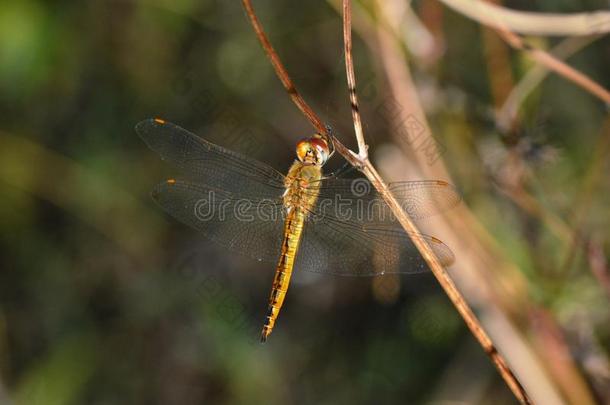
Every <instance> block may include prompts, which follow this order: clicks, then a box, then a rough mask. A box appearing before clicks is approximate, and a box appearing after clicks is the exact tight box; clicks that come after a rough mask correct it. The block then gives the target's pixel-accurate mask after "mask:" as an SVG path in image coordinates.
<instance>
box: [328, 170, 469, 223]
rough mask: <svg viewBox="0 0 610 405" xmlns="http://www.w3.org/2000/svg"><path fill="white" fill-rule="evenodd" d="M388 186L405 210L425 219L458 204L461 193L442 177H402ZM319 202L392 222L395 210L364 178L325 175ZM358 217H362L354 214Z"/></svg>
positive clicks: (366, 217) (372, 218) (417, 217)
mask: <svg viewBox="0 0 610 405" xmlns="http://www.w3.org/2000/svg"><path fill="white" fill-rule="evenodd" d="M388 187H389V189H390V191H391V192H392V194H393V195H394V197H395V198H396V200H397V201H398V202H399V204H400V205H401V207H402V208H403V209H404V211H405V212H406V213H407V214H409V216H410V217H411V218H413V219H422V218H427V217H430V216H432V215H434V214H437V213H440V212H443V211H445V210H447V209H450V208H453V207H455V206H457V205H458V204H459V203H460V201H461V197H460V194H459V193H458V192H457V190H456V189H455V187H453V186H452V185H451V184H449V183H447V182H446V181H442V180H423V181H399V182H394V183H390V184H388ZM319 188H320V193H319V199H318V200H319V204H318V205H319V206H320V207H323V208H324V207H327V208H331V209H332V210H336V209H338V210H339V211H342V212H340V213H339V214H340V215H341V214H342V213H347V214H348V215H351V214H349V213H351V212H353V213H355V214H357V215H359V216H360V220H361V221H366V222H370V221H373V222H383V223H390V222H392V221H395V218H394V216H393V214H392V213H391V211H390V209H389V208H388V206H387V204H386V203H385V202H384V201H383V199H382V198H381V196H380V195H379V193H378V192H377V191H376V190H375V188H374V187H373V185H372V184H371V183H370V182H369V180H368V179H365V178H356V179H337V178H331V179H325V180H322V181H321V182H320V185H319ZM355 219H356V220H358V219H359V218H355Z"/></svg>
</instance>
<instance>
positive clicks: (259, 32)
mask: <svg viewBox="0 0 610 405" xmlns="http://www.w3.org/2000/svg"><path fill="white" fill-rule="evenodd" d="M242 3H243V5H244V8H245V9H246V14H247V15H248V18H249V19H250V23H252V27H253V28H254V32H255V33H256V36H257V37H258V39H259V41H260V43H261V45H262V46H263V49H264V50H265V53H267V57H268V58H269V61H270V62H271V64H272V65H273V69H275V73H276V74H277V77H278V78H279V79H280V81H281V82H282V84H283V85H284V88H285V89H286V92H287V93H288V94H289V95H290V98H292V101H293V102H294V103H295V104H296V106H297V107H298V108H299V110H301V112H302V113H303V115H305V117H306V118H307V119H308V120H309V122H311V124H312V125H313V126H314V128H315V129H316V130H317V131H318V133H320V134H326V127H325V126H324V124H323V123H322V120H321V119H320V118H319V117H318V115H317V114H316V113H315V112H314V111H313V110H312V109H311V107H310V106H309V105H308V104H307V103H306V102H305V100H304V99H303V97H301V95H300V94H299V92H298V91H297V89H296V87H295V86H294V84H293V83H292V80H291V79H290V76H289V75H288V72H287V71H286V68H285V67H284V65H283V64H282V61H281V60H280V57H279V56H278V55H277V53H276V52H275V49H273V46H272V45H271V42H269V38H267V35H266V34H265V31H264V30H263V26H262V25H261V23H260V21H259V19H258V17H257V16H256V13H255V12H254V8H253V7H252V2H251V1H250V0H242Z"/></svg>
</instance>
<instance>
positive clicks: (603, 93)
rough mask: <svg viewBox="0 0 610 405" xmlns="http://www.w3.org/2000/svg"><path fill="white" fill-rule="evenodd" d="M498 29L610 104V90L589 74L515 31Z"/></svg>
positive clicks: (514, 43) (538, 59)
mask: <svg viewBox="0 0 610 405" xmlns="http://www.w3.org/2000/svg"><path fill="white" fill-rule="evenodd" d="M497 31H498V34H500V36H501V37H502V38H504V40H505V41H506V42H508V44H509V45H510V46H512V47H513V48H515V49H519V50H521V51H524V52H526V53H527V54H528V55H529V56H530V57H531V58H532V59H534V60H535V61H536V62H538V63H540V64H541V65H543V66H546V68H547V69H549V70H552V71H554V72H555V73H557V74H558V75H560V76H563V77H564V78H566V79H568V80H570V81H571V82H574V83H575V84H577V85H578V86H580V87H582V88H583V89H585V90H586V91H588V92H589V93H591V94H593V95H594V96H596V97H597V98H599V99H600V100H602V101H604V102H605V103H606V104H608V105H610V92H609V91H608V90H606V89H605V88H604V87H603V86H601V85H600V84H598V83H596V82H595V81H593V80H591V79H590V78H589V77H588V76H587V75H585V74H583V73H581V72H579V71H578V70H576V69H574V68H573V67H571V66H570V65H567V64H566V63H564V62H562V61H561V60H559V59H557V58H556V57H554V56H553V55H551V54H550V53H548V52H545V51H543V50H541V49H537V48H533V47H531V46H529V45H528V44H526V43H525V42H524V41H523V39H521V37H520V36H518V35H517V34H515V33H513V32H510V31H508V30H506V29H498V30H497Z"/></svg>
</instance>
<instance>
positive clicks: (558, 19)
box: [440, 0, 610, 36]
mask: <svg viewBox="0 0 610 405" xmlns="http://www.w3.org/2000/svg"><path fill="white" fill-rule="evenodd" d="M440 1H441V2H442V3H444V4H445V5H446V6H447V7H450V8H452V9H453V10H455V11H457V12H459V13H461V14H463V15H465V16H467V17H468V18H471V19H473V20H475V21H478V22H479V23H481V24H485V25H487V26H489V27H492V28H502V27H505V28H508V29H510V30H511V31H513V32H519V33H521V34H526V35H562V36H564V35H565V36H575V35H592V34H604V33H607V32H610V12H608V11H597V12H588V13H569V14H558V13H534V12H527V11H516V10H511V9H508V8H505V7H500V6H499V5H497V4H493V3H489V2H485V1H481V0H440Z"/></svg>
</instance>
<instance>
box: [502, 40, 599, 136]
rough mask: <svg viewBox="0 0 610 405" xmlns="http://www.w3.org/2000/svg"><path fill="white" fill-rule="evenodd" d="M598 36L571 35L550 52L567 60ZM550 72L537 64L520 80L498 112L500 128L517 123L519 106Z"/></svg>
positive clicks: (508, 127) (558, 57)
mask: <svg viewBox="0 0 610 405" xmlns="http://www.w3.org/2000/svg"><path fill="white" fill-rule="evenodd" d="M598 38H601V36H599V35H593V36H588V37H571V38H568V39H565V40H564V41H563V42H561V43H560V44H559V45H557V46H556V47H554V48H553V49H551V51H550V53H551V54H552V55H553V56H554V57H556V58H557V59H559V60H565V59H567V58H569V57H570V56H572V55H573V54H575V53H576V52H578V51H580V50H581V49H583V48H584V47H586V46H587V45H589V44H591V43H592V42H593V41H595V40H596V39H598ZM548 73H549V69H547V68H546V67H545V66H544V65H542V64H537V65H535V66H534V67H532V68H531V69H530V70H529V71H528V72H527V73H526V74H525V75H524V76H523V77H522V78H521V79H520V80H519V83H517V85H516V86H515V87H513V89H512V90H511V92H510V94H509V95H508V97H507V98H506V100H504V103H503V105H502V107H501V108H500V109H499V110H498V112H497V114H496V117H497V118H496V121H497V122H498V126H499V127H500V128H502V129H504V130H506V131H508V130H510V129H511V128H512V127H513V126H514V125H515V122H516V121H517V119H518V113H519V106H520V105H521V104H522V103H523V101H524V100H525V99H526V98H527V96H528V95H529V94H530V93H531V92H532V91H533V90H534V89H535V88H536V86H538V84H540V82H541V81H542V80H543V79H544V78H545V77H546V76H547V74H548Z"/></svg>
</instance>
